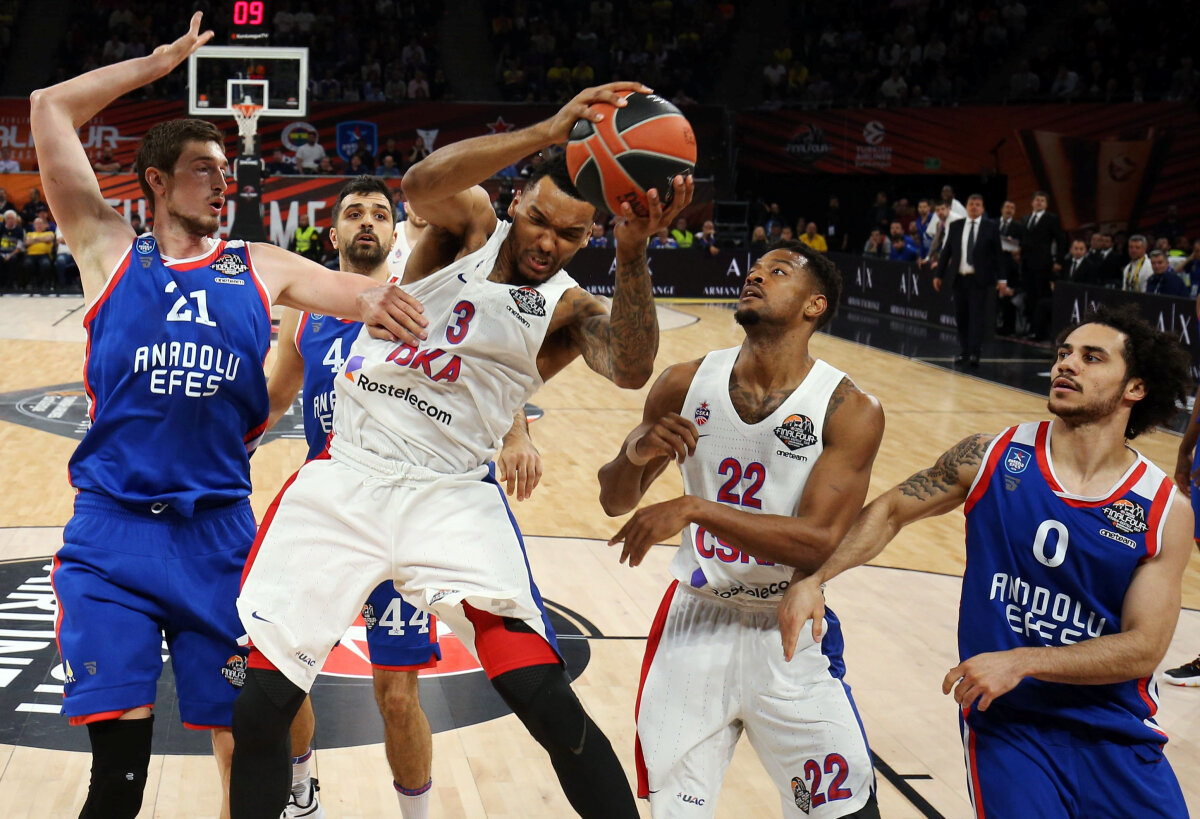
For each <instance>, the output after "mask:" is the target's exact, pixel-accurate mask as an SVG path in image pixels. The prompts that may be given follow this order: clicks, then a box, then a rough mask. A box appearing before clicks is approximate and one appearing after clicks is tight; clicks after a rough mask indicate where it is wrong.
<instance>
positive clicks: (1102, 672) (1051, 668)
mask: <svg viewBox="0 0 1200 819" xmlns="http://www.w3.org/2000/svg"><path fill="white" fill-rule="evenodd" d="M1161 548H1162V552H1161V553H1160V554H1159V555H1158V556H1157V557H1155V558H1153V559H1151V560H1147V561H1145V562H1143V563H1142V565H1140V566H1139V567H1138V568H1137V569H1136V570H1135V571H1134V573H1133V579H1132V580H1131V581H1130V583H1129V588H1128V589H1127V590H1126V592H1125V601H1124V603H1123V604H1122V606H1121V631H1120V632H1119V633H1117V634H1105V635H1103V636H1101V637H1094V638H1092V639H1090V640H1082V641H1080V642H1078V643H1075V644H1074V645H1069V646H1052V647H1037V648H1032V647H1022V648H1014V649H1010V650H1008V651H989V652H986V653H984V654H976V655H975V656H974V657H971V658H969V659H967V660H965V661H963V662H961V663H959V664H958V665H956V666H955V667H954V668H952V669H950V671H949V672H947V674H946V677H945V679H944V680H943V681H942V693H943V694H949V693H950V691H951V689H953V691H954V699H955V701H956V702H958V703H959V704H960V705H961V706H963V707H964V708H969V707H971V706H972V705H973V704H974V703H975V702H976V701H977V700H978V702H979V710H980V711H986V710H987V708H988V706H989V705H991V704H992V701H993V700H995V699H996V698H997V697H999V696H1002V695H1003V694H1006V693H1008V692H1009V691H1011V690H1012V689H1014V688H1016V687H1017V684H1018V683H1020V682H1021V680H1023V679H1025V678H1026V677H1033V678H1034V679H1035V680H1044V681H1046V682H1057V683H1070V684H1072V685H1106V684H1109V683H1117V682H1125V681H1126V680H1136V679H1140V678H1142V677H1149V676H1150V675H1151V674H1153V673H1154V669H1155V668H1156V667H1157V666H1158V664H1159V663H1160V662H1162V658H1163V656H1164V655H1165V654H1166V653H1167V646H1168V645H1170V643H1171V635H1172V634H1174V632H1175V623H1176V621H1177V620H1178V619H1179V605H1180V598H1181V596H1182V591H1181V586H1182V584H1183V571H1184V569H1185V568H1186V567H1187V562H1188V558H1189V557H1190V556H1191V550H1192V509H1191V506H1190V505H1189V504H1188V502H1187V499H1186V498H1184V497H1183V496H1181V495H1177V496H1176V497H1175V500H1174V502H1173V503H1172V505H1171V508H1170V510H1169V511H1168V513H1167V521H1166V525H1165V526H1164V527H1163V538H1162V547H1161Z"/></svg>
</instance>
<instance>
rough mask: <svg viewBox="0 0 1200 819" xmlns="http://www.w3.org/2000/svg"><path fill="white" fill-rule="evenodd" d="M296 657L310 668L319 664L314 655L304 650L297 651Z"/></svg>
mask: <svg viewBox="0 0 1200 819" xmlns="http://www.w3.org/2000/svg"><path fill="white" fill-rule="evenodd" d="M296 659H297V660H299V661H300V662H302V663H304V664H305V665H306V666H308V667H309V668H312V667H313V666H314V665H316V664H317V661H316V659H314V658H313V657H310V656H309V655H308V654H307V653H305V652H303V651H297V652H296Z"/></svg>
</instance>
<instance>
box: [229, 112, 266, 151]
mask: <svg viewBox="0 0 1200 819" xmlns="http://www.w3.org/2000/svg"><path fill="white" fill-rule="evenodd" d="M261 111H262V106H261V105H257V104H255V103H253V102H235V103H234V104H233V118H234V120H235V121H236V122H237V127H238V136H240V137H241V138H242V153H243V154H245V155H247V156H249V155H251V154H253V153H254V137H255V136H256V135H257V134H258V115H259V113H260V112H261Z"/></svg>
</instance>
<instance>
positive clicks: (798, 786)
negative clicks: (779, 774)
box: [792, 776, 812, 813]
mask: <svg viewBox="0 0 1200 819" xmlns="http://www.w3.org/2000/svg"><path fill="white" fill-rule="evenodd" d="M792 797H793V798H794V799H795V800H796V807H798V808H800V810H802V811H804V812H805V813H808V812H809V810H810V809H811V808H812V794H811V793H809V791H808V786H807V785H805V784H804V777H802V776H793V777H792Z"/></svg>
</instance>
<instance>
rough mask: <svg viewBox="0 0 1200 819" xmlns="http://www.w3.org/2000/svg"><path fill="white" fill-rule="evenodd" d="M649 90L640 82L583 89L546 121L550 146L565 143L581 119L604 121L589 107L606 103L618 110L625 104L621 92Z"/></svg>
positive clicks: (648, 91) (601, 116) (598, 113)
mask: <svg viewBox="0 0 1200 819" xmlns="http://www.w3.org/2000/svg"><path fill="white" fill-rule="evenodd" d="M651 90H652V89H650V88H648V87H647V86H644V85H642V84H641V83H640V82H610V83H608V84H607V85H598V86H596V87H594V88H585V89H583V90H582V91H580V92H579V93H578V94H576V95H575V97H574V98H573V99H572V100H571V101H570V102H568V103H567V104H566V105H564V106H563V107H562V108H560V109H559V111H558V113H557V114H555V115H554V116H552V117H551V118H550V119H549V120H547V121H546V124H547V126H548V128H549V132H548V136H549V138H550V142H551V144H558V143H560V142H566V141H567V138H568V137H570V136H571V129H572V128H574V127H575V123H576V122H578V121H579V120H581V119H586V120H588V121H589V122H599V121H600V120H602V119H604V114H603V112H601V111H599V110H597V109H595V108H592V107H591V106H592V105H593V104H594V103H597V102H607V103H610V104H612V105H615V106H617V107H618V108H624V107H625V105H626V102H625V99H624V98H623V97H622V96H621V93H622V92H624V91H636V92H638V93H640V94H649V93H650V92H651Z"/></svg>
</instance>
